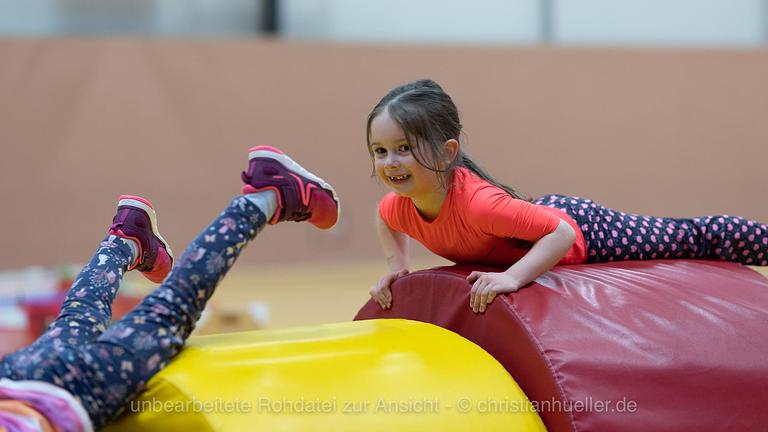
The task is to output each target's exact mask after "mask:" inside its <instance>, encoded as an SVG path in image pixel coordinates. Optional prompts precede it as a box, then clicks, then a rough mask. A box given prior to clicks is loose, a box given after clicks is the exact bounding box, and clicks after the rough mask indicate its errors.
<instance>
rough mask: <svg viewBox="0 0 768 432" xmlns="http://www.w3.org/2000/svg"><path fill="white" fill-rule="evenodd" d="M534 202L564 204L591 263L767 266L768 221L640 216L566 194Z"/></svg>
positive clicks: (726, 216)
mask: <svg viewBox="0 0 768 432" xmlns="http://www.w3.org/2000/svg"><path fill="white" fill-rule="evenodd" d="M534 204H538V205H544V206H548V207H554V208H558V209H561V210H563V211H565V212H566V213H568V215H570V216H571V217H572V218H574V219H575V220H576V222H577V223H578V225H579V227H581V232H582V233H583V234H584V240H585V241H586V243H587V262H588V263H598V262H607V261H622V260H649V259H675V258H688V259H713V260H721V261H733V262H738V263H741V264H747V265H760V266H765V265H768V225H766V224H761V223H759V222H755V221H752V220H748V219H744V218H740V217H734V216H728V215H718V216H702V217H696V218H690V219H685V218H664V217H653V216H640V215H635V214H628V213H623V212H620V211H617V210H612V209H609V208H606V207H603V206H601V205H600V204H597V203H595V202H593V201H592V200H588V199H583V198H577V197H569V196H563V195H545V196H543V197H541V198H538V199H536V200H534Z"/></svg>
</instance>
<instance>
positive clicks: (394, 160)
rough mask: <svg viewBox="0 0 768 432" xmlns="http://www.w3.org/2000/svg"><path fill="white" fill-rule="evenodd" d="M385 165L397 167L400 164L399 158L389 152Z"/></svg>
mask: <svg viewBox="0 0 768 432" xmlns="http://www.w3.org/2000/svg"><path fill="white" fill-rule="evenodd" d="M387 166H388V167H392V168H398V167H399V166H400V159H399V158H398V157H397V155H394V154H390V155H389V156H387Z"/></svg>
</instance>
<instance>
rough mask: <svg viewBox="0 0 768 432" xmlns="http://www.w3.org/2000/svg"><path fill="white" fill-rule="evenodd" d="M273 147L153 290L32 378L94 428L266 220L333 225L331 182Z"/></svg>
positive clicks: (130, 393) (174, 339)
mask: <svg viewBox="0 0 768 432" xmlns="http://www.w3.org/2000/svg"><path fill="white" fill-rule="evenodd" d="M252 150H254V149H252ZM272 150H273V149H269V150H265V149H264V148H259V149H258V150H255V151H252V152H251V167H250V168H249V171H248V175H247V179H246V182H247V185H246V187H244V189H246V192H248V193H249V195H247V196H245V197H243V196H241V197H237V198H235V199H234V200H233V201H232V203H231V204H230V205H229V206H228V207H227V208H226V209H225V210H224V212H222V213H221V215H219V217H218V218H216V219H215V220H214V221H213V223H212V224H211V225H210V226H209V227H208V228H207V229H205V230H204V231H203V232H202V233H200V235H199V236H198V237H197V238H196V239H195V240H194V241H193V242H192V243H191V244H190V246H189V247H188V248H187V250H186V251H185V252H184V254H183V255H182V257H181V258H180V259H179V261H178V263H177V264H176V266H175V267H174V269H173V270H172V272H171V274H170V275H169V276H168V277H167V278H166V280H165V281H164V282H163V284H162V285H161V286H160V287H159V288H157V289H156V290H155V291H154V292H153V293H151V294H150V295H149V296H147V297H146V298H145V299H144V301H143V302H142V303H141V304H140V305H139V306H137V307H136V308H135V309H134V310H133V311H131V312H130V313H129V314H128V315H126V316H125V317H123V318H122V319H121V320H119V321H118V322H117V323H115V324H114V325H113V326H112V327H110V328H109V329H108V330H107V331H106V332H104V333H103V334H102V335H101V336H100V337H99V338H97V339H96V340H95V341H94V342H92V343H91V344H89V345H87V346H85V347H82V348H80V349H72V350H68V351H66V352H65V353H62V354H61V355H60V356H59V357H58V358H59V359H61V362H60V363H59V364H58V365H57V368H49V369H48V370H46V371H42V372H41V373H42V377H41V378H37V379H43V380H46V381H50V382H54V383H55V384H57V385H59V386H61V387H64V388H65V389H67V390H68V391H69V392H70V393H72V394H74V395H76V397H78V398H79V399H80V400H81V402H82V403H83V406H84V407H85V408H86V410H87V411H88V413H89V415H90V417H91V419H92V420H93V422H94V425H95V426H96V428H99V427H101V426H103V425H105V424H106V423H108V422H109V421H110V420H111V419H113V418H114V417H115V416H116V415H117V414H119V413H120V412H121V411H122V409H123V408H125V405H126V403H127V402H128V401H129V400H130V399H131V398H133V397H134V396H135V395H136V394H137V393H138V391H140V390H141V389H142V388H143V386H144V384H145V383H146V382H147V381H148V380H149V379H150V378H151V377H152V376H153V375H154V374H156V373H157V372H158V371H159V370H160V369H162V368H163V367H164V366H165V365H166V364H167V362H168V361H169V360H170V359H171V358H172V357H173V356H175V355H176V354H177V353H178V352H179V350H180V349H181V347H182V345H183V343H184V341H185V339H186V338H187V337H188V336H189V334H190V333H191V331H192V330H193V328H194V325H195V322H196V321H197V319H198V318H199V316H200V313H201V312H202V310H203V308H204V307H205V304H206V302H207V301H208V299H209V298H210V296H211V295H212V294H213V292H214V289H215V287H216V285H217V284H218V282H219V281H220V280H221V278H222V277H223V276H224V275H225V274H226V272H227V271H228V270H229V268H230V267H231V266H232V265H233V264H234V263H235V260H236V259H237V257H238V256H239V254H240V252H241V250H242V249H243V247H245V245H247V244H248V242H249V241H250V240H252V239H253V238H254V237H255V236H256V234H257V233H258V232H259V230H261V229H262V228H263V227H264V225H265V223H266V221H267V220H271V221H273V222H274V223H277V222H280V221H284V220H308V221H309V222H311V223H313V224H315V225H316V226H318V227H320V228H328V227H331V226H333V225H334V224H335V223H336V221H337V219H338V200H337V199H336V197H335V192H334V191H333V189H332V188H331V187H330V185H328V184H327V183H325V182H324V181H322V179H319V178H318V177H316V176H314V175H313V174H311V173H309V172H308V171H306V170H304V169H303V168H301V167H300V166H299V165H298V164H296V163H295V162H294V161H292V160H290V159H289V158H288V157H287V156H285V155H282V154H281V153H280V155H279V156H275V157H272V154H273V153H274V154H275V155H277V154H278V153H279V152H273V151H272ZM283 164H285V165H283ZM265 185H266V186H265ZM255 190H261V191H262V192H255ZM273 214H274V215H275V217H274V218H272V215H273ZM32 374H35V372H32Z"/></svg>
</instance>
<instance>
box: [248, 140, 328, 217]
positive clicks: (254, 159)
mask: <svg viewBox="0 0 768 432" xmlns="http://www.w3.org/2000/svg"><path fill="white" fill-rule="evenodd" d="M248 159H249V161H250V162H249V165H248V171H246V172H244V173H243V175H242V178H243V181H244V182H245V186H243V193H244V194H249V193H254V192H259V191H263V190H273V191H275V193H276V194H277V211H275V215H274V216H273V217H272V219H271V220H270V221H269V223H270V224H272V225H274V224H276V223H278V222H282V221H297V222H298V221H303V220H309V222H310V223H311V224H313V225H315V226H316V227H318V228H320V229H331V228H333V227H334V226H335V225H336V222H338V221H339V215H340V213H341V207H340V206H339V198H338V197H337V196H336V191H335V190H333V187H331V185H330V184H328V183H327V182H326V181H325V180H323V179H321V178H320V177H317V176H316V175H314V174H312V173H311V172H309V171H307V170H306V169H304V168H303V167H302V166H301V165H299V164H298V163H296V162H295V161H294V160H293V159H291V158H289V157H288V155H286V154H285V153H283V152H281V151H280V150H278V149H276V148H274V147H269V146H257V147H252V148H251V149H249V150H248Z"/></svg>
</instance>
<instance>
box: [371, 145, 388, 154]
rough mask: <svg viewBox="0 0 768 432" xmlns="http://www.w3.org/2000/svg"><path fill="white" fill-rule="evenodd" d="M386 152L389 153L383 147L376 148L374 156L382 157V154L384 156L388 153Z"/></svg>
mask: <svg viewBox="0 0 768 432" xmlns="http://www.w3.org/2000/svg"><path fill="white" fill-rule="evenodd" d="M386 152H387V151H386V150H384V149H383V148H381V147H376V148H375V149H373V153H374V154H377V155H382V154H384V153H386Z"/></svg>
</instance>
